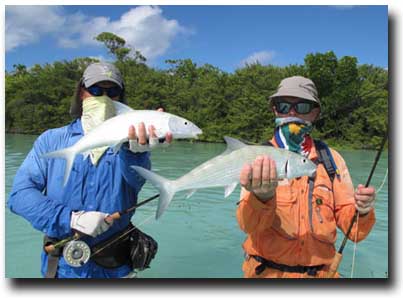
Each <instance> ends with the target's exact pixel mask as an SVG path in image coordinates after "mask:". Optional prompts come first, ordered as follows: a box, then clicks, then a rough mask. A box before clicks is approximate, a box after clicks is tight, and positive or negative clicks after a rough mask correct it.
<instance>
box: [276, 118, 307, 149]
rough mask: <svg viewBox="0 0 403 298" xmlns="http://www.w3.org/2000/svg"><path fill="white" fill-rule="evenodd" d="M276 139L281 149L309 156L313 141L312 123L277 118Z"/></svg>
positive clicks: (295, 119)
mask: <svg viewBox="0 0 403 298" xmlns="http://www.w3.org/2000/svg"><path fill="white" fill-rule="evenodd" d="M275 123H276V130H275V133H274V137H275V139H276V142H277V144H278V145H279V147H280V148H285V149H287V150H290V151H293V152H296V153H300V154H302V155H304V156H308V155H309V152H311V148H312V144H313V140H312V137H311V136H310V135H309V134H310V133H311V131H312V123H311V122H308V121H304V120H302V119H300V118H296V117H286V118H276V121H275Z"/></svg>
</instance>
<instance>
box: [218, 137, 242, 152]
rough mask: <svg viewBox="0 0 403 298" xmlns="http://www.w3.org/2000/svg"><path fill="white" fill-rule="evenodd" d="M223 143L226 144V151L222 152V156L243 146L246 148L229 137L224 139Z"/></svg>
mask: <svg viewBox="0 0 403 298" xmlns="http://www.w3.org/2000/svg"><path fill="white" fill-rule="evenodd" d="M224 140H225V142H226V143H227V149H226V150H225V151H224V153H223V154H228V153H230V152H232V151H235V150H238V149H241V148H243V147H245V146H247V145H246V144H245V143H242V142H241V141H239V140H237V139H234V138H231V137H227V136H225V137H224Z"/></svg>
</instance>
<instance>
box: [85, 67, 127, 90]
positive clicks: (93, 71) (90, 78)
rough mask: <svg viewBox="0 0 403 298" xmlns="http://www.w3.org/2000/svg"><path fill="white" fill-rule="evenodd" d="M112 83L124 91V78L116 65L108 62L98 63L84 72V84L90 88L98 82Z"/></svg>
mask: <svg viewBox="0 0 403 298" xmlns="http://www.w3.org/2000/svg"><path fill="white" fill-rule="evenodd" d="M102 81H110V82H113V83H115V84H117V85H118V86H119V87H120V88H122V89H123V78H122V74H121V73H120V71H119V69H117V68H116V66H115V65H113V64H111V63H107V62H96V63H92V64H90V65H89V66H88V67H87V68H86V69H85V71H84V74H83V83H84V86H85V87H90V86H92V85H94V84H96V83H98V82H102Z"/></svg>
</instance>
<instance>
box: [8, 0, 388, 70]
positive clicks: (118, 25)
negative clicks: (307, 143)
mask: <svg viewBox="0 0 403 298" xmlns="http://www.w3.org/2000/svg"><path fill="white" fill-rule="evenodd" d="M5 11H6V28H5V51H6V60H5V62H6V64H5V66H6V70H8V71H11V70H12V69H13V65H14V64H24V65H26V66H28V67H30V66H32V65H34V64H36V63H39V64H44V63H52V62H54V61H58V60H64V59H66V60H71V59H74V58H76V57H85V56H90V57H98V58H100V59H104V60H111V59H112V57H111V56H109V55H108V53H107V51H106V50H105V49H104V47H103V45H101V44H100V43H98V42H95V41H94V40H93V37H94V36H96V35H97V34H98V33H100V32H102V31H110V32H113V33H115V34H117V35H119V36H121V37H123V38H125V40H126V41H127V43H128V44H129V45H130V46H134V47H135V48H136V49H138V50H140V51H141V52H142V53H143V55H145V56H146V57H147V59H148V64H149V65H150V66H152V67H156V68H165V67H166V64H165V62H164V61H165V60H166V59H185V58H190V59H192V60H193V61H194V62H196V63H197V64H198V65H201V64H205V63H209V64H212V65H214V66H216V67H218V68H220V69H222V70H224V71H227V72H232V71H234V70H235V69H237V68H239V67H242V66H243V65H245V63H246V62H247V63H253V62H256V61H259V62H260V63H261V64H265V65H266V64H274V65H278V66H285V65H289V64H303V61H304V57H305V56H306V54H308V53H315V52H326V51H329V50H332V51H334V52H335V53H336V55H337V56H338V57H342V56H345V55H349V56H355V57H357V58H358V63H359V64H364V63H368V64H374V65H376V66H380V67H384V68H386V67H388V8H387V6H245V5H243V6H240V5H236V6H226V5H223V6H31V7H27V6H6V9H5Z"/></svg>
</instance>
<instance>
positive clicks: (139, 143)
mask: <svg viewBox="0 0 403 298" xmlns="http://www.w3.org/2000/svg"><path fill="white" fill-rule="evenodd" d="M157 111H158V112H163V111H164V109H162V108H159V109H158V110H157ZM147 130H148V136H149V137H148V140H147V133H146V127H145V124H144V123H143V122H141V123H140V124H139V126H138V132H137V133H136V128H135V127H134V125H130V127H129V132H128V139H129V148H130V150H131V151H133V152H145V151H151V150H152V149H154V148H155V147H157V146H162V147H166V146H168V145H169V144H171V143H172V139H173V137H172V133H171V132H167V133H166V134H165V140H164V142H163V143H160V141H159V139H158V137H157V135H156V133H155V127H154V125H150V126H148V128H147Z"/></svg>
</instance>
